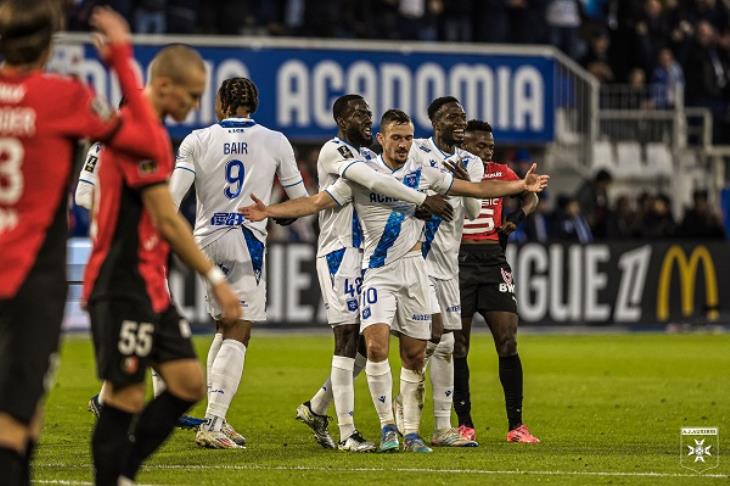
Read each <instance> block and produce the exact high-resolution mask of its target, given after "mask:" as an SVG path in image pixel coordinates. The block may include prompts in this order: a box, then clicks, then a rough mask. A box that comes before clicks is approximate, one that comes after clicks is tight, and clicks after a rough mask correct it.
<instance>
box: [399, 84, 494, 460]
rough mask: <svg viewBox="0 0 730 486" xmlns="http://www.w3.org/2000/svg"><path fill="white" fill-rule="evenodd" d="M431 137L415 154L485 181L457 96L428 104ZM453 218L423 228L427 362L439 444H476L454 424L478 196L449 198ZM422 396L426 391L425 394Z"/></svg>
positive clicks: (435, 436) (431, 221)
mask: <svg viewBox="0 0 730 486" xmlns="http://www.w3.org/2000/svg"><path fill="white" fill-rule="evenodd" d="M428 116H429V118H430V119H431V123H432V126H433V136H431V137H429V138H421V139H416V140H414V141H413V146H412V147H411V156H412V157H417V158H419V159H422V160H423V162H424V164H427V165H429V166H431V167H435V168H438V169H440V170H448V167H447V163H452V164H457V165H458V166H459V167H460V168H461V169H462V170H463V171H465V172H466V173H467V175H468V179H469V180H471V181H472V182H477V181H481V180H482V177H483V175H484V165H483V164H482V161H481V159H479V157H477V156H475V155H473V154H471V153H469V152H467V151H466V150H463V149H461V144H462V142H463V141H464V131H465V130H466V113H465V112H464V109H463V108H462V106H461V104H460V103H459V101H458V100H457V99H456V98H454V97H453V96H444V97H440V98H436V99H435V100H433V101H432V102H431V104H430V105H429V107H428ZM449 202H450V203H451V205H452V206H453V207H454V218H453V219H452V220H451V221H444V220H442V218H440V217H438V216H431V217H430V218H429V219H428V220H427V221H426V226H425V230H424V242H423V247H422V251H423V256H424V257H425V258H426V262H427V264H428V275H429V278H430V281H431V288H432V290H433V291H434V298H435V300H436V301H437V302H438V305H437V307H436V312H435V313H434V314H435V315H434V321H433V337H432V339H431V340H430V341H429V343H428V346H427V349H426V365H427V366H429V365H430V369H429V371H430V376H431V386H432V397H433V414H434V431H433V435H432V436H431V443H432V444H433V445H435V446H447V447H476V446H477V445H478V444H477V442H476V441H474V440H472V439H470V438H465V437H462V436H461V435H460V434H459V432H458V430H457V429H456V428H454V427H452V426H451V405H452V401H453V392H454V363H453V359H452V355H453V352H454V333H453V331H454V330H459V329H461V298H460V296H459V246H460V244H461V233H462V230H463V227H464V219H465V217H466V218H467V219H474V218H476V217H477V216H478V215H479V210H480V201H479V200H478V199H474V198H470V197H455V196H451V197H449ZM421 398H423V394H421ZM394 408H395V412H396V419H397V422H398V426H399V429H402V424H401V420H400V418H401V417H402V412H401V410H402V408H401V403H400V399H399V398H398V397H397V398H396V400H395V403H394Z"/></svg>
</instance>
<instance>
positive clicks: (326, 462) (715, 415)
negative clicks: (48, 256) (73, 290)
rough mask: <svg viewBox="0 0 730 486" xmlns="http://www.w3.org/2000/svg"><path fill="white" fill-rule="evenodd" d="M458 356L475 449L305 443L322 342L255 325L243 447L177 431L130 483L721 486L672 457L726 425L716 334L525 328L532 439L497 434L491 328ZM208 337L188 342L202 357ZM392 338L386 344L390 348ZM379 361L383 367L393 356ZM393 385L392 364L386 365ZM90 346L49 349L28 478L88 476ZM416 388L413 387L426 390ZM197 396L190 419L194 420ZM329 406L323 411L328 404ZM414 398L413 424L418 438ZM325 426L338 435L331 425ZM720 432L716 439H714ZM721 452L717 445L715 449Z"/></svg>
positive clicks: (73, 480) (725, 365)
mask: <svg viewBox="0 0 730 486" xmlns="http://www.w3.org/2000/svg"><path fill="white" fill-rule="evenodd" d="M474 339H475V342H474V343H473V344H472V355H471V357H470V365H471V370H472V401H473V413H474V419H475V422H476V424H477V429H478V434H479V441H480V444H481V445H480V447H479V448H477V449H461V450H460V449H436V450H435V452H434V453H433V454H431V455H415V454H403V453H401V454H391V455H377V454H367V455H354V454H345V453H340V452H336V451H331V450H324V449H322V448H321V447H319V446H318V445H317V444H315V443H314V441H313V440H312V438H311V434H310V433H309V432H308V429H306V427H305V426H304V425H302V424H300V423H299V422H296V421H295V420H294V411H295V408H296V406H297V405H298V404H299V403H301V402H302V401H304V400H306V399H308V398H309V397H310V396H311V395H312V394H313V393H314V391H315V390H316V389H317V387H318V386H319V385H321V383H322V382H323V381H324V379H325V377H326V374H327V373H329V365H330V359H331V354H330V353H331V349H332V339H331V337H330V336H328V335H325V334H322V335H311V334H309V335H305V334H281V335H279V334H276V335H271V334H268V335H256V334H255V333H254V336H253V338H252V341H251V347H250V349H249V351H248V353H247V356H246V366H245V370H244V379H243V382H242V384H241V386H240V388H239V393H238V396H237V397H236V399H235V400H234V402H233V405H232V408H231V411H230V413H229V417H228V419H229V422H231V423H232V424H233V425H234V426H235V427H236V429H237V430H238V431H239V432H241V433H243V435H245V436H246V437H247V439H248V440H249V447H248V449H246V450H226V451H220V450H203V449H200V448H198V447H197V446H196V445H195V443H194V433H193V432H191V431H186V430H177V431H175V433H174V434H173V436H172V437H171V438H170V440H169V441H168V442H167V443H166V444H165V445H164V447H163V448H162V449H161V450H160V451H158V453H157V454H156V455H155V456H153V458H152V459H151V460H150V461H149V462H148V464H147V466H146V467H145V469H143V471H142V473H141V474H140V476H139V478H138V480H139V482H140V483H144V484H167V485H170V484H185V485H199V484H211V485H223V484H236V485H239V484H257V485H263V484H286V483H288V484H346V485H348V486H349V485H352V484H366V483H368V484H398V483H400V484H404V483H410V484H428V485H433V484H465V483H466V484H485V483H500V484H515V483H517V484H533V483H550V484H667V483H673V484H707V483H708V482H709V483H712V484H720V483H725V484H727V483H728V482H729V481H730V466H729V465H728V461H730V457H727V458H726V457H721V458H720V467H719V468H717V469H713V470H711V471H707V472H706V473H705V475H703V476H698V475H695V474H694V473H693V472H692V471H690V470H687V469H683V468H682V467H680V464H679V458H680V434H679V430H680V427H682V426H719V427H720V438H721V439H724V437H727V436H728V434H730V336H728V335H659V334H648V335H636V334H634V335H582V336H565V335H525V336H522V337H521V338H520V355H521V357H522V362H523V367H524V370H525V404H524V410H525V421H526V423H528V424H529V425H530V428H531V430H532V431H533V433H535V434H536V435H537V436H538V437H540V438H541V439H542V441H543V443H542V444H538V445H533V446H527V445H523V444H509V443H506V442H504V434H505V432H506V430H505V428H506V418H505V412H504V404H503V398H502V390H501V387H500V385H499V379H498V376H497V358H496V354H495V352H494V350H493V346H492V342H491V337H490V336H489V335H487V334H477V335H475V336H474ZM208 343H209V339H208V338H197V339H196V345H197V347H198V352H199V354H200V356H201V357H202V358H204V357H205V353H206V352H207V345H208ZM392 348H395V346H392ZM391 363H392V364H394V366H395V364H397V363H398V359H397V357H396V356H395V355H393V356H391ZM393 375H394V378H395V381H396V387H397V377H398V376H399V375H398V372H397V370H396V371H394V373H393ZM94 376H95V374H94V363H93V357H92V351H91V343H90V341H89V340H88V339H85V338H79V337H72V338H69V339H67V340H66V342H65V344H64V348H63V361H62V366H61V370H60V373H59V376H58V379H57V383H56V386H55V388H54V390H53V392H52V394H51V396H50V399H49V400H48V407H47V420H46V425H45V432H44V434H45V435H44V437H43V440H42V444H41V446H40V447H39V450H38V455H37V459H36V468H35V479H36V480H38V481H40V482H41V483H46V484H84V483H88V482H90V481H91V480H92V479H91V466H90V463H91V458H90V452H89V438H90V433H91V427H92V424H93V417H92V416H91V414H89V413H88V412H86V402H87V400H88V398H89V397H90V396H91V395H93V394H94V393H95V392H96V391H97V389H98V383H97V382H96V380H95V378H94ZM356 383H357V393H356V401H357V405H356V424H357V426H358V428H359V429H360V430H361V431H362V433H363V434H364V435H365V437H367V438H369V439H371V440H376V439H377V436H378V423H377V417H376V415H375V411H374V409H373V406H372V403H371V401H370V395H369V393H368V391H367V383H366V381H365V377H364V374H363V375H362V376H360V377H359V378H358V379H357V382H356ZM428 388H430V387H428V386H427V389H428ZM204 407H205V404H200V405H198V406H197V407H196V408H195V409H194V410H193V415H197V416H202V415H203V413H204ZM330 415H334V411H333V410H331V412H330ZM431 427H432V417H431V402H430V396H427V399H426V407H425V410H424V418H423V422H422V427H421V430H422V432H423V435H424V437H426V438H429V437H430V433H431ZM330 431H331V433H332V435H333V437H335V438H336V439H337V438H338V432H337V427H336V424H335V423H332V424H331V426H330ZM725 440H726V439H725ZM726 450H727V447H726Z"/></svg>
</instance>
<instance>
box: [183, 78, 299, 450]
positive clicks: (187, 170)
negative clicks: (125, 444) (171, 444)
mask: <svg viewBox="0 0 730 486" xmlns="http://www.w3.org/2000/svg"><path fill="white" fill-rule="evenodd" d="M258 104H259V98H258V90H257V88H256V86H255V85H254V83H253V82H252V81H250V80H249V79H246V78H231V79H227V80H225V81H224V82H223V83H222V84H221V86H220V88H219V90H218V96H217V98H216V114H217V116H218V119H219V120H220V123H217V124H215V125H212V126H210V127H208V128H204V129H202V130H195V131H193V132H192V133H191V134H190V135H188V136H187V137H186V138H185V140H183V142H182V144H181V145H180V148H179V151H178V156H177V161H176V164H175V170H174V172H173V175H172V177H171V179H170V190H171V192H172V195H173V199H174V200H175V202H176V204H177V205H178V206H179V205H180V202H181V201H182V199H183V197H184V196H185V194H186V193H187V192H188V190H189V189H190V187H191V186H192V185H194V186H195V195H196V198H197V211H196V221H195V228H194V230H193V235H194V236H195V239H196V241H197V243H198V244H199V245H200V247H201V248H202V249H203V251H204V252H205V253H206V254H207V255H208V257H209V258H210V259H211V260H212V261H213V262H215V263H216V264H217V265H218V266H219V267H220V268H221V270H223V273H224V274H225V275H226V279H227V280H228V282H229V283H230V284H231V286H232V287H233V289H234V291H236V292H237V293H238V295H239V298H240V301H241V308H242V311H243V319H242V320H239V321H237V322H236V323H234V324H233V325H224V323H223V322H222V321H221V319H220V318H221V309H220V308H219V306H218V305H217V303H216V302H215V300H214V299H212V298H210V297H211V296H210V292H208V296H207V297H206V300H207V303H208V312H209V313H210V315H211V316H212V317H213V319H215V321H216V334H215V337H214V338H213V342H212V344H211V346H210V350H209V351H208V360H207V363H208V366H207V368H208V370H207V371H208V408H207V410H206V414H205V423H204V424H203V425H201V426H200V429H199V430H198V433H197V435H196V439H195V441H196V443H197V444H198V445H200V446H203V447H211V448H235V447H242V446H244V445H245V439H244V438H243V436H241V435H240V434H238V433H237V432H236V431H235V430H234V429H233V428H232V427H231V426H230V425H229V424H228V423H227V422H226V413H227V412H228V408H229V407H230V404H231V400H232V399H233V396H234V395H235V394H236V391H237V390H238V386H239V384H240V381H241V376H242V374H243V367H244V361H245V356H246V349H247V347H248V344H249V339H250V337H251V326H252V324H253V323H254V322H261V321H265V320H266V277H265V271H264V269H265V262H264V253H265V242H266V234H267V232H266V223H267V222H266V221H260V222H257V223H254V222H252V221H245V220H244V218H243V217H242V216H241V215H240V214H239V213H237V212H236V209H237V208H238V207H239V206H240V205H241V204H245V203H247V202H248V201H251V199H250V195H251V194H252V193H253V192H254V190H255V191H256V192H257V193H258V195H259V196H260V197H261V198H262V199H263V200H265V201H269V199H270V197H271V192H272V189H273V186H274V180H275V178H276V177H278V179H279V181H280V182H281V184H282V186H283V187H284V190H285V191H286V193H287V195H288V196H289V197H290V198H298V197H302V196H306V195H307V191H306V189H305V188H304V183H303V180H302V175H301V174H300V173H299V169H298V168H297V163H296V160H295V158H294V150H293V149H292V146H291V144H290V143H289V141H288V140H287V139H286V137H285V136H284V135H283V134H282V133H280V132H276V131H273V130H270V129H268V128H266V127H264V126H262V125H259V124H257V123H256V122H255V121H254V120H253V119H252V118H251V115H252V114H253V113H254V112H255V111H256V108H257V107H258Z"/></svg>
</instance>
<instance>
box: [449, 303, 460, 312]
mask: <svg viewBox="0 0 730 486" xmlns="http://www.w3.org/2000/svg"><path fill="white" fill-rule="evenodd" d="M446 312H461V306H460V305H452V306H451V307H447V308H446Z"/></svg>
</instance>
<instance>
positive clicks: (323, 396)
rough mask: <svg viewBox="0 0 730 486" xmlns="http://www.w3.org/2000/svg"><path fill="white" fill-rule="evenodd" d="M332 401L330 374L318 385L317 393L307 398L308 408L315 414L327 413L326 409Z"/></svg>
mask: <svg viewBox="0 0 730 486" xmlns="http://www.w3.org/2000/svg"><path fill="white" fill-rule="evenodd" d="M330 403H332V375H331V372H330V376H328V377H327V381H325V382H324V384H323V385H322V386H320V387H319V390H317V393H315V394H314V396H313V397H312V398H310V399H309V408H311V409H312V412H314V413H316V414H317V415H327V409H328V408H329V406H330Z"/></svg>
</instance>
